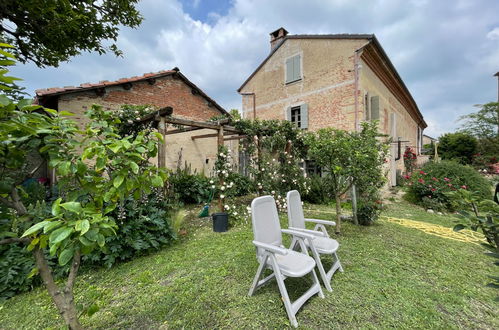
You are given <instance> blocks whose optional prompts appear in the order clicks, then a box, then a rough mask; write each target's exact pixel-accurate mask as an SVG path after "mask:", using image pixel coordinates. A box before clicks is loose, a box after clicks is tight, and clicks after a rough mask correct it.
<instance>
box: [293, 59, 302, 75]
mask: <svg viewBox="0 0 499 330" xmlns="http://www.w3.org/2000/svg"><path fill="white" fill-rule="evenodd" d="M299 79H301V70H300V55H297V56H295V57H293V81H295V80H299Z"/></svg>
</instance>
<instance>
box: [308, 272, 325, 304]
mask: <svg viewBox="0 0 499 330" xmlns="http://www.w3.org/2000/svg"><path fill="white" fill-rule="evenodd" d="M311 273H312V279H313V280H314V284H315V285H317V286H318V287H319V293H318V294H319V297H320V298H323V299H324V292H322V288H321V284H320V283H319V279H318V278H317V274H316V273H315V269H312V272H311Z"/></svg>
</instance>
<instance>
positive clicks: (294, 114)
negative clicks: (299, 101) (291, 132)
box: [291, 107, 301, 127]
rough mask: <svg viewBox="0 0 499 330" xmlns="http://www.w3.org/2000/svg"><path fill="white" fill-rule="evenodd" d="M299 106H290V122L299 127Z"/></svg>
mask: <svg viewBox="0 0 499 330" xmlns="http://www.w3.org/2000/svg"><path fill="white" fill-rule="evenodd" d="M300 108H301V107H292V108H291V122H292V123H293V124H295V125H296V126H298V127H301V113H300V110H301V109H300Z"/></svg>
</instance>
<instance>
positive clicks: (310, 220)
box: [305, 219, 336, 226]
mask: <svg viewBox="0 0 499 330" xmlns="http://www.w3.org/2000/svg"><path fill="white" fill-rule="evenodd" d="M305 221H306V222H313V223H318V224H321V225H329V226H336V222H334V221H329V220H321V219H305Z"/></svg>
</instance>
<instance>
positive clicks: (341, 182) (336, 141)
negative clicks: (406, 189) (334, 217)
mask: <svg viewBox="0 0 499 330" xmlns="http://www.w3.org/2000/svg"><path fill="white" fill-rule="evenodd" d="M306 143H307V145H308V154H309V158H310V159H312V160H315V161H316V163H317V165H319V166H320V167H321V168H322V169H323V171H324V174H325V175H324V176H325V181H324V182H325V183H326V184H327V191H328V193H330V194H331V195H332V196H335V199H336V204H339V200H340V196H341V195H343V194H345V193H346V192H347V191H348V190H349V189H350V188H351V187H352V185H353V184H355V185H356V187H357V189H358V191H359V202H360V203H361V204H362V203H363V204H364V205H366V207H367V205H372V203H373V202H374V201H377V200H379V189H380V188H381V187H382V186H383V184H384V183H385V182H386V178H385V175H384V171H383V164H384V163H385V162H386V156H387V152H388V144H387V143H385V142H383V141H381V140H380V139H379V133H378V132H377V124H376V123H375V122H374V123H363V124H362V130H361V131H360V132H346V131H342V130H337V129H333V128H323V129H320V130H318V131H317V132H315V133H310V134H308V136H307V139H306ZM337 208H338V209H337V211H338V212H340V211H341V209H340V206H339V205H338V206H337ZM338 218H339V215H338ZM372 220H373V221H374V220H375V219H372ZM338 221H339V219H338Z"/></svg>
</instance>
